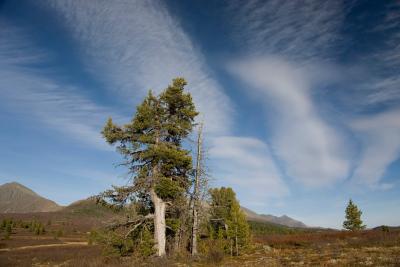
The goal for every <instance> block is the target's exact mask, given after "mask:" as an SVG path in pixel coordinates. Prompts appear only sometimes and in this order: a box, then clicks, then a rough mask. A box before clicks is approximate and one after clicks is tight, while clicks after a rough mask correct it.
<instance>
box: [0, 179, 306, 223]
mask: <svg viewBox="0 0 400 267" xmlns="http://www.w3.org/2000/svg"><path fill="white" fill-rule="evenodd" d="M99 209H100V208H99ZM241 209H242V210H243V212H244V213H245V214H246V217H247V220H250V221H257V222H268V223H273V224H279V225H283V226H287V227H295V228H307V225H305V224H304V223H302V222H300V221H297V220H295V219H293V218H291V217H289V216H287V215H282V216H274V215H270V214H258V213H256V212H254V211H252V210H250V209H248V208H246V207H243V206H242V207H241ZM62 210H64V211H70V212H82V211H84V210H86V211H90V212H91V213H96V214H97V213H98V214H99V215H100V214H102V212H101V211H100V210H97V209H96V208H94V207H93V203H92V201H90V200H89V199H82V200H77V201H75V202H73V203H71V204H70V205H68V206H65V207H63V206H60V205H58V204H57V203H56V202H54V201H52V200H49V199H46V198H44V197H42V196H40V195H39V194H37V193H36V192H34V191H33V190H31V189H30V188H28V187H26V186H24V185H22V184H20V183H17V182H10V183H5V184H3V185H0V213H30V212H53V211H62Z"/></svg>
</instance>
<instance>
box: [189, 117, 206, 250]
mask: <svg viewBox="0 0 400 267" xmlns="http://www.w3.org/2000/svg"><path fill="white" fill-rule="evenodd" d="M202 130H203V123H201V124H200V126H199V134H198V137H197V159H196V160H197V162H196V173H195V179H194V189H193V221H192V238H191V239H192V255H196V254H197V233H198V224H199V220H198V206H199V203H198V202H199V196H198V195H199V180H200V175H201V174H202V170H201V154H202V151H201V148H202Z"/></svg>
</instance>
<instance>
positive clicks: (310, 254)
mask: <svg viewBox="0 0 400 267" xmlns="http://www.w3.org/2000/svg"><path fill="white" fill-rule="evenodd" d="M57 216H59V217H57ZM83 217H84V216H83ZM83 217H82V216H77V217H74V216H71V217H69V219H68V220H67V219H65V218H64V219H62V218H61V215H55V214H42V215H41V216H39V215H38V214H35V216H34V218H35V220H41V221H42V222H43V224H44V225H45V227H46V230H45V233H43V234H40V235H36V234H34V233H32V232H31V231H29V230H28V229H25V228H19V227H17V226H16V227H14V228H13V231H12V234H11V236H10V239H8V240H5V239H4V238H3V233H0V236H1V237H2V238H3V239H1V240H0V266H78V267H79V266H242V267H243V266H400V231H399V230H398V229H390V230H385V231H383V230H381V229H376V230H366V231H360V232H345V231H332V230H310V231H292V232H289V233H287V232H282V233H263V234H258V235H256V236H253V240H254V245H253V246H252V247H251V248H249V249H248V251H246V252H245V253H243V254H242V255H241V256H239V257H230V256H225V257H223V256H221V255H218V254H217V255H215V254H210V255H206V256H203V257H201V258H198V259H196V260H193V259H190V258H189V257H187V256H182V255H180V256H179V257H178V256H175V257H171V258H168V259H156V258H153V259H148V260H146V261H144V260H140V259H137V258H130V257H124V258H122V259H112V258H106V257H104V256H102V253H101V251H102V249H101V247H99V246H97V245H89V244H88V231H90V228H91V227H92V228H93V227H95V226H98V225H99V224H100V223H99V222H97V223H95V224H93V225H90V224H89V223H88V221H87V220H84V219H82V218H83ZM29 218H31V219H32V214H31V217H29V215H28V214H25V215H16V216H15V217H13V219H15V221H18V220H22V221H26V220H28V219H29ZM89 222H90V220H89ZM93 222H94V220H93V221H92V223H93ZM268 227H271V226H268ZM60 232H62V233H61V234H60ZM278 232H279V231H278ZM57 233H59V235H58V236H57Z"/></svg>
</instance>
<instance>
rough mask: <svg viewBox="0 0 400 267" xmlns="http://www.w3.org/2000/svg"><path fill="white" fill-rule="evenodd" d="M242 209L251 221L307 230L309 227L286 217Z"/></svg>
mask: <svg viewBox="0 0 400 267" xmlns="http://www.w3.org/2000/svg"><path fill="white" fill-rule="evenodd" d="M241 208H242V210H243V211H244V213H245V214H246V216H247V219H248V220H251V221H257V222H269V223H275V224H280V225H285V226H289V227H296V228H307V225H305V224H304V223H302V222H300V221H297V220H295V219H293V218H290V217H289V216H286V215H283V216H280V217H278V216H274V215H265V214H257V213H255V212H254V211H252V210H249V209H248V208H245V207H241Z"/></svg>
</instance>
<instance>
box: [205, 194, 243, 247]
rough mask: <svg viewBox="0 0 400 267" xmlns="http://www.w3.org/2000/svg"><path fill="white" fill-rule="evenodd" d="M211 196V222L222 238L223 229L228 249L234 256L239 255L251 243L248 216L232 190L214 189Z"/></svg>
mask: <svg viewBox="0 0 400 267" xmlns="http://www.w3.org/2000/svg"><path fill="white" fill-rule="evenodd" d="M210 195H211V199H212V200H211V209H210V213H211V222H212V223H213V225H214V228H216V229H215V230H214V231H213V232H217V233H218V236H219V238H221V234H222V232H221V231H222V229H223V230H224V238H226V239H227V240H228V244H227V247H226V249H227V250H228V251H229V252H230V253H231V254H234V255H239V252H240V250H242V249H243V248H244V247H246V246H247V245H248V243H249V237H250V231H249V225H248V223H247V221H246V215H245V214H244V213H243V211H242V210H241V209H240V205H239V202H238V201H237V199H236V194H235V192H234V191H233V190H232V188H225V187H221V188H214V189H211V190H210Z"/></svg>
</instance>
